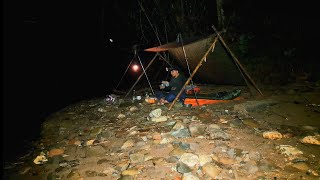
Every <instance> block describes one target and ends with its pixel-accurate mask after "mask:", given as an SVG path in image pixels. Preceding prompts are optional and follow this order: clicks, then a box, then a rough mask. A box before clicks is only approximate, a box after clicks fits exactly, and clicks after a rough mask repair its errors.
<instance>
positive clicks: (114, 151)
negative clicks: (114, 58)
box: [6, 36, 320, 180]
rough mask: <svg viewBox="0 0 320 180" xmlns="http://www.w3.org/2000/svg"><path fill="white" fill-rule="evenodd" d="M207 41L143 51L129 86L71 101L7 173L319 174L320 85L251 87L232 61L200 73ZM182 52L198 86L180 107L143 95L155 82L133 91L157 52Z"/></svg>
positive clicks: (95, 176)
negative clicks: (145, 56)
mask: <svg viewBox="0 0 320 180" xmlns="http://www.w3.org/2000/svg"><path fill="white" fill-rule="evenodd" d="M213 37H217V36H213ZM208 39H209V40H211V41H209V40H208ZM208 39H204V40H203V39H201V40H200V41H199V40H198V41H194V42H190V44H185V45H177V43H175V42H173V44H172V43H169V44H167V45H163V46H161V47H156V48H151V49H146V51H151V50H152V49H153V50H154V51H157V52H156V54H155V56H154V58H153V59H152V60H151V61H150V62H151V63H150V62H149V64H148V65H146V67H144V68H143V69H144V71H142V72H141V74H140V76H139V77H137V80H136V81H135V83H133V85H132V86H131V88H130V89H128V90H127V91H126V92H125V93H122V94H121V93H119V91H115V92H118V94H110V95H108V96H106V97H102V98H96V99H90V100H86V101H81V102H78V103H75V104H71V105H70V106H67V107H66V108H64V109H62V110H60V111H58V112H56V113H53V114H52V115H50V116H49V117H48V118H47V119H46V121H45V122H44V123H43V124H42V131H41V138H40V139H39V140H37V141H35V142H34V150H33V151H30V152H29V153H28V154H26V155H25V156H23V157H21V158H20V159H19V162H16V163H13V164H7V166H6V168H7V171H6V173H7V174H6V177H7V178H8V179H12V180H13V179H15V180H16V179H174V180H178V179H237V180H238V179H319V176H320V175H319V168H320V166H319V164H320V151H319V145H320V136H319V132H320V129H319V127H320V121H319V117H320V115H319V113H320V106H319V104H320V99H319V98H318V97H319V95H320V86H319V84H316V83H312V82H308V81H303V80H302V81H301V80H299V79H297V81H295V82H294V83H291V84H288V85H287V86H263V85H261V84H260V85H259V87H258V86H257V84H256V83H255V82H254V81H253V80H252V78H251V77H250V75H249V74H248V73H247V72H246V70H245V69H244V68H243V67H242V65H241V64H240V62H238V61H237V60H232V58H229V59H228V61H229V62H228V63H227V64H229V65H233V66H235V67H238V69H237V68H235V67H233V68H231V67H224V68H221V67H219V68H220V69H223V71H218V70H217V71H210V69H206V68H203V69H202V67H206V65H207V64H206V63H208V64H209V65H210V63H209V62H210V61H211V62H212V61H213V60H214V58H213V55H210V56H209V53H212V54H213V53H214V52H215V50H214V49H213V48H214V46H215V43H216V42H217V38H212V36H210V38H208ZM207 41H208V42H209V43H208V42H207ZM199 42H200V45H199V44H198V43H199ZM201 42H202V44H201ZM203 42H205V43H203ZM174 44H175V45H174ZM195 44H196V45H197V46H201V47H202V46H203V47H204V48H203V49H202V52H201V51H198V52H192V50H193V49H196V50H199V49H200V48H194V47H193V46H194V45H195ZM203 44H205V45H203ZM208 44H209V45H208ZM210 44H211V45H210ZM221 46H222V45H221V44H220V50H223V49H221V48H222V47H221ZM170 48H172V49H170ZM183 48H186V52H188V53H190V54H188V55H190V57H188V59H189V60H190V62H191V61H192V60H194V62H193V63H190V67H191V69H195V70H194V71H193V73H192V74H190V76H189V79H188V81H187V82H188V83H186V84H185V85H187V84H189V83H190V82H192V85H193V86H191V87H192V88H194V87H198V88H199V89H198V90H197V92H196V91H195V90H193V89H191V94H189V96H188V98H187V99H186V100H185V103H184V104H181V103H178V102H175V101H174V102H172V103H171V104H164V105H159V104H157V103H155V102H150V101H148V99H149V98H150V97H152V96H153V93H152V92H153V88H156V87H152V85H151V84H150V83H149V84H147V86H146V87H144V88H141V89H137V85H138V84H139V83H141V82H140V80H141V79H142V77H144V79H145V80H149V78H148V68H149V67H151V66H152V62H153V61H154V60H158V59H157V58H163V57H162V56H161V55H159V54H158V50H159V49H160V50H163V49H165V50H168V49H169V52H170V50H172V51H173V54H174V53H176V52H179V51H180V57H181V56H182V57H183V53H182V52H183V51H182V49H183ZM189 48H190V49H189ZM177 54H179V53H177ZM177 54H176V56H177V57H179V55H177ZM196 55H197V56H196ZM193 56H195V58H194V59H192V57H193ZM220 57H221V56H220ZM226 57H227V56H226ZM177 59H179V58H177ZM181 59H183V58H181ZM195 59H198V63H195ZM221 59H222V58H221ZM221 59H220V60H221ZM181 62H183V61H180V63H181ZM218 63H219V62H216V63H214V65H213V67H216V66H217V64H218ZM181 64H182V63H181ZM181 64H180V65H181ZM209 65H208V66H209ZM219 68H218V69H219ZM197 69H199V70H201V71H200V73H199V75H200V76H196V74H197V71H196V70H197ZM236 70H237V71H238V72H237V71H236ZM210 72H213V73H214V76H211V74H210ZM219 72H220V74H219ZM228 72H230V73H231V74H237V75H228V74H226V73H228ZM193 75H194V76H195V77H196V78H195V79H197V78H198V79H201V78H205V79H206V81H207V82H206V83H202V84H201V83H197V81H196V80H195V81H193V80H191V79H192V77H193ZM221 76H222V77H223V78H221ZM190 77H191V78H190ZM210 77H211V78H210ZM228 77H229V79H228ZM241 77H242V78H241ZM215 80H216V81H215ZM221 80H224V82H223V81H221ZM209 82H210V83H211V84H210V83H209ZM213 83H214V84H213ZM219 84H220V85H219ZM228 84H229V85H228ZM230 84H231V85H230ZM194 89H195V88H194ZM230 92H233V93H234V94H233V95H230ZM210 94H213V95H210ZM203 95H207V96H203ZM138 96H139V98H137V97H138ZM202 96H203V97H205V98H204V99H205V100H204V101H203V98H202ZM227 96H228V98H226V97H227ZM208 98H209V99H208ZM188 103H189V104H190V106H186V104H188Z"/></svg>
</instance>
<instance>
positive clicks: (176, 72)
mask: <svg viewBox="0 0 320 180" xmlns="http://www.w3.org/2000/svg"><path fill="white" fill-rule="evenodd" d="M169 71H170V73H171V76H172V77H178V76H179V73H180V69H179V68H178V67H175V66H174V67H171V68H169Z"/></svg>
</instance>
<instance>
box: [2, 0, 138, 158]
mask: <svg viewBox="0 0 320 180" xmlns="http://www.w3.org/2000/svg"><path fill="white" fill-rule="evenodd" d="M106 2H107V1H106ZM112 9H113V8H112V7H110V6H109V5H108V4H107V3H106V4H104V5H102V2H101V1H98V2H82V1H46V2H44V1H5V2H4V8H3V10H4V17H3V20H4V21H3V58H2V59H3V61H2V65H3V66H2V85H3V86H2V87H3V92H2V97H3V101H2V105H3V106H2V107H3V109H2V111H3V118H2V125H3V126H2V127H3V131H2V135H3V141H2V142H3V143H2V145H3V157H4V159H5V160H11V159H12V158H15V157H16V156H17V154H19V155H21V153H22V154H23V153H25V152H26V151H25V148H28V144H29V143H30V142H31V140H33V139H36V138H37V137H38V136H39V133H40V126H41V122H42V121H43V120H44V118H45V117H47V116H48V115H49V114H51V113H53V112H56V111H58V110H60V109H62V108H64V107H66V106H67V105H69V104H71V103H75V102H78V101H80V100H83V99H90V98H93V97H103V96H106V95H107V94H109V93H111V90H112V89H113V88H114V87H115V85H116V84H117V83H118V81H119V79H120V77H121V76H122V74H123V72H124V68H126V65H127V64H128V62H129V61H130V58H131V57H132V54H131V52H130V51H129V50H130V46H131V45H132V44H131V42H133V41H134V38H135V37H132V36H130V35H131V34H130V30H129V28H128V27H127V26H126V21H123V20H117V19H119V18H121V17H117V16H118V15H117V13H115V12H113V10H112ZM103 13H105V18H104V19H103V18H102V14H103ZM102 20H103V21H104V23H102ZM119 32H120V33H119ZM122 32H123V33H122ZM109 38H112V39H113V40H114V42H113V43H111V42H110V41H108V39H109Z"/></svg>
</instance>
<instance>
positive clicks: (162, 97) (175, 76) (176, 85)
mask: <svg viewBox="0 0 320 180" xmlns="http://www.w3.org/2000/svg"><path fill="white" fill-rule="evenodd" d="M168 71H170V73H171V76H172V77H171V80H170V82H168V81H162V84H161V85H160V86H159V87H160V90H162V91H157V92H156V93H155V96H156V98H157V99H158V101H159V104H166V103H169V102H173V101H174V99H175V98H176V96H177V95H178V94H179V92H180V90H181V89H182V88H183V86H184V84H185V82H186V80H187V79H186V78H185V76H184V75H183V73H182V72H181V70H180V68H178V67H171V68H168ZM185 98H186V93H185V91H182V93H181V94H180V97H179V100H180V102H182V103H183V102H184V99H185Z"/></svg>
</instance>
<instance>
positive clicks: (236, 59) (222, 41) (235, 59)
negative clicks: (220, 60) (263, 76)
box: [212, 25, 263, 96]
mask: <svg viewBox="0 0 320 180" xmlns="http://www.w3.org/2000/svg"><path fill="white" fill-rule="evenodd" d="M212 28H213V30H214V31H215V32H216V34H217V36H218V37H219V39H220V41H221V43H222V44H223V46H224V47H225V48H226V49H227V50H228V52H229V53H230V55H231V56H232V58H233V60H234V61H235V62H236V63H237V64H238V65H239V67H240V68H241V70H242V71H243V72H244V73H245V75H246V76H247V77H248V78H249V80H250V82H251V83H252V85H253V86H254V88H256V90H257V91H258V92H259V93H260V94H261V95H262V96H263V94H262V92H261V91H260V89H259V88H258V87H257V86H256V84H255V83H254V81H253V80H252V79H251V77H250V76H249V74H248V73H247V71H246V70H245V69H244V67H243V66H242V65H241V63H240V61H239V60H238V58H237V57H236V56H235V55H234V54H233V53H232V51H231V50H230V48H229V47H228V46H227V44H226V43H225V42H224V40H223V38H222V37H221V36H220V34H219V32H218V31H217V29H216V28H215V27H214V25H212Z"/></svg>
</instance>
